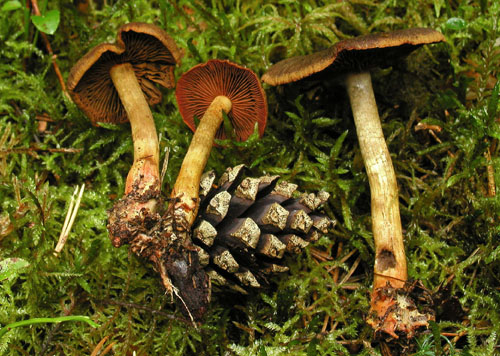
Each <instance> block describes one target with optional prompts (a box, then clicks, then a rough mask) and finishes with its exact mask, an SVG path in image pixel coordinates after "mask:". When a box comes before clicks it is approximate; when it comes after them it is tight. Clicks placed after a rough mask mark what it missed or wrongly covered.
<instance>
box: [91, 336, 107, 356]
mask: <svg viewBox="0 0 500 356" xmlns="http://www.w3.org/2000/svg"><path fill="white" fill-rule="evenodd" d="M108 339H109V335H106V336H105V337H103V338H102V339H101V341H99V343H98V344H97V345H96V347H95V348H94V350H93V351H92V353H91V354H90V356H97V355H98V354H99V351H101V349H102V347H103V346H104V344H105V343H106V341H108Z"/></svg>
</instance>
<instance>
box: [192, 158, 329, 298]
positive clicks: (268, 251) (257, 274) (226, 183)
mask: <svg viewBox="0 0 500 356" xmlns="http://www.w3.org/2000/svg"><path fill="white" fill-rule="evenodd" d="M245 171H246V168H245V167H244V166H243V165H239V166H236V167H234V168H228V169H227V170H226V172H225V173H224V174H223V175H222V177H221V178H220V180H219V182H218V186H215V185H214V182H215V179H216V178H215V174H214V172H207V173H205V174H204V175H203V177H202V179H201V182H200V208H199V211H198V217H197V220H196V221H195V224H194V225H193V227H194V228H193V232H192V239H193V242H194V244H195V245H197V246H199V247H201V249H200V250H199V254H198V257H199V261H200V264H201V265H202V267H203V268H204V269H205V270H206V272H207V274H208V275H209V276H210V278H211V280H212V284H213V285H216V286H219V287H224V286H228V287H230V288H232V289H234V290H237V291H240V292H242V293H246V291H247V290H248V289H249V288H259V287H262V286H265V285H267V284H268V276H269V275H270V274H272V273H275V272H284V271H287V270H288V267H286V266H285V265H283V261H282V258H283V256H284V254H285V253H299V252H301V251H302V249H304V248H305V247H306V246H307V245H308V244H309V243H310V242H314V241H316V240H317V239H318V238H319V237H320V236H321V235H322V234H325V233H327V232H328V230H329V229H330V228H331V227H332V226H333V222H332V220H330V219H329V218H327V217H326V216H324V215H321V214H319V213H317V212H316V211H317V210H318V208H319V207H320V206H321V205H322V204H324V203H325V202H326V201H327V200H328V198H329V194H328V193H326V192H324V191H322V192H319V193H317V194H314V193H311V194H302V195H299V194H297V192H296V189H297V185H296V184H292V183H288V182H286V181H280V182H278V179H279V176H262V177H259V178H249V177H245ZM296 196H298V197H296Z"/></svg>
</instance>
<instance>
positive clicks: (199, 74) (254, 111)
mask: <svg viewBox="0 0 500 356" xmlns="http://www.w3.org/2000/svg"><path fill="white" fill-rule="evenodd" d="M175 94H176V97H177V103H178V106H179V111H180V113H181V115H182V118H183V119H184V122H185V123H186V124H187V125H188V126H189V128H190V129H191V130H192V131H193V132H194V131H195V130H196V125H195V119H197V120H199V119H201V118H202V117H203V114H204V113H205V111H206V110H207V109H208V107H209V106H210V104H211V103H212V101H213V100H214V99H215V98H216V97H217V96H225V97H227V98H229V100H231V103H232V109H231V111H230V112H229V113H228V114H227V115H228V117H229V119H230V120H231V123H232V124H233V127H234V131H235V135H236V138H237V139H238V140H239V141H245V140H246V139H247V138H248V137H249V136H250V135H251V134H252V133H253V130H254V126H255V123H256V122H257V123H258V125H259V135H260V136H262V135H263V134H264V130H265V128H266V121H267V102H266V96H265V94H264V90H263V89H262V86H261V85H260V81H259V79H258V77H257V76H256V75H255V73H253V72H252V71H250V70H248V69H246V68H244V67H242V66H239V65H237V64H235V63H232V62H230V61H227V60H218V59H214V60H210V61H208V62H206V63H202V64H199V65H197V66H195V67H193V68H191V69H190V70H189V71H188V72H186V73H184V74H183V75H182V77H181V78H180V79H179V82H178V84H177V89H176V92H175ZM216 138H217V139H225V138H226V134H225V132H224V129H223V128H222V127H220V128H219V129H218V131H217V134H216Z"/></svg>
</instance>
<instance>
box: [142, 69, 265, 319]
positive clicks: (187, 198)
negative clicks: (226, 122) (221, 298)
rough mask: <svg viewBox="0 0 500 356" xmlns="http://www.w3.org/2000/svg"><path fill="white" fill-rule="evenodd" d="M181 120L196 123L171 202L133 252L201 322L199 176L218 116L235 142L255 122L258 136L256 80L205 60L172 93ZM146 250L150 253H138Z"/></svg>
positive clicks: (260, 94)
mask: <svg viewBox="0 0 500 356" xmlns="http://www.w3.org/2000/svg"><path fill="white" fill-rule="evenodd" d="M176 96H177V102H178V105H179V110H180V112H181V114H182V115H183V117H184V119H185V120H186V118H188V119H189V120H193V117H194V116H195V115H199V118H200V123H199V125H198V127H197V129H196V131H195V133H194V135H193V138H192V140H191V144H190V146H189V149H188V151H187V153H186V155H185V157H184V161H183V163H182V166H181V169H180V172H179V175H178V177H177V181H176V183H175V185H174V188H173V190H172V193H171V198H172V199H171V200H172V203H171V205H170V206H169V208H168V210H167V211H166V213H165V214H164V215H163V216H162V218H161V226H160V229H159V230H158V231H159V234H160V236H159V237H157V238H156V237H153V240H155V241H158V243H157V244H156V246H153V245H152V244H151V243H150V241H151V238H149V237H148V236H146V235H144V236H143V238H139V239H137V243H135V245H136V247H133V249H135V250H137V251H139V253H140V254H142V255H144V254H148V256H145V257H147V258H149V259H150V260H151V261H152V262H153V263H154V264H155V266H156V269H157V270H158V271H159V272H160V277H161V279H162V283H163V286H164V287H165V289H166V290H167V291H168V292H170V293H174V294H175V295H176V296H177V297H178V298H179V300H180V301H181V302H182V304H181V305H182V306H183V307H184V308H183V311H184V312H187V313H188V314H189V315H190V317H191V318H192V319H193V320H199V319H201V318H202V316H203V314H204V313H205V311H206V307H207V305H208V303H209V300H210V282H209V277H208V275H207V274H206V273H205V270H204V269H203V268H202V265H201V262H200V258H199V253H200V250H201V249H200V248H199V247H197V246H195V245H193V242H192V237H191V233H192V231H191V227H192V225H193V222H194V220H195V218H196V214H197V212H198V208H199V200H200V199H199V185H200V180H201V175H202V173H203V170H204V168H205V165H206V163H207V160H208V157H209V155H210V151H211V149H212V146H213V143H214V139H215V135H216V132H217V130H218V129H219V126H220V125H221V123H222V121H223V111H224V112H225V113H226V114H227V115H228V116H229V117H230V118H232V120H233V125H234V127H235V131H236V133H237V137H239V138H240V139H246V138H247V137H248V136H249V135H250V133H249V132H251V131H252V129H253V127H254V124H255V122H259V123H260V130H261V131H260V132H261V133H262V132H263V131H262V130H263V129H264V126H265V123H266V117H267V106H266V98H265V94H264V91H263V90H262V87H261V85H260V82H259V80H258V78H257V76H256V75H255V74H254V73H253V72H252V71H251V70H249V69H245V68H243V67H240V66H238V65H236V64H233V63H231V62H229V61H221V60H211V61H208V62H207V63H205V64H200V65H197V66H195V67H193V68H191V69H190V70H189V71H188V72H186V73H185V74H184V75H183V76H182V77H181V78H180V79H179V82H178V84H177V89H176ZM146 245H147V246H150V247H152V248H148V249H149V250H151V252H148V251H147V250H145V249H144V247H143V246H146Z"/></svg>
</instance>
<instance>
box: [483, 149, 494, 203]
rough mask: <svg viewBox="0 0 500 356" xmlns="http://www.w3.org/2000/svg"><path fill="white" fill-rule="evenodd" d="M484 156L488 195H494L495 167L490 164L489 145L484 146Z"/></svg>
mask: <svg viewBox="0 0 500 356" xmlns="http://www.w3.org/2000/svg"><path fill="white" fill-rule="evenodd" d="M484 157H485V158H486V160H487V161H488V164H487V166H486V175H487V177H488V197H494V196H495V195H496V186H495V169H494V168H493V165H492V164H491V151H490V147H489V146H488V147H487V148H486V151H485V152H484Z"/></svg>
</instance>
